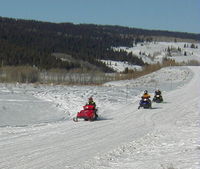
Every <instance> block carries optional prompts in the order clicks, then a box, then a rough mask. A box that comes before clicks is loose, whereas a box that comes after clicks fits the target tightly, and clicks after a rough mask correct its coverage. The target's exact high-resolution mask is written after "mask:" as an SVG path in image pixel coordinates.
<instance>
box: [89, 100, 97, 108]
mask: <svg viewBox="0 0 200 169" xmlns="http://www.w3.org/2000/svg"><path fill="white" fill-rule="evenodd" d="M88 105H93V106H94V108H96V103H95V102H94V100H93V98H92V97H90V98H88Z"/></svg>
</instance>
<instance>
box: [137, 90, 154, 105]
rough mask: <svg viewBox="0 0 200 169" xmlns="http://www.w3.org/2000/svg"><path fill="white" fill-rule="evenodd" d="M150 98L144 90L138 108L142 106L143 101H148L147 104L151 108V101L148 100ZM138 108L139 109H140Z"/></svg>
mask: <svg viewBox="0 0 200 169" xmlns="http://www.w3.org/2000/svg"><path fill="white" fill-rule="evenodd" d="M150 97H151V96H150V95H149V94H148V91H147V90H145V91H144V94H143V95H142V97H141V98H142V100H140V106H141V105H142V102H143V100H144V99H147V101H148V103H149V104H150V107H151V100H150ZM140 106H139V108H140ZM139 108H138V109H139Z"/></svg>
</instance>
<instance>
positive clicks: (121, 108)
mask: <svg viewBox="0 0 200 169" xmlns="http://www.w3.org/2000/svg"><path fill="white" fill-rule="evenodd" d="M199 72H200V67H171V68H164V69H161V70H159V71H157V72H155V73H153V74H150V75H147V76H145V77H142V78H139V79H136V80H131V81H127V82H124V83H127V85H120V84H123V83H122V82H113V83H109V84H106V85H105V86H81V87H79V86H31V85H11V84H8V85H5V84H1V85H0V109H1V111H0V118H1V119H2V118H3V120H0V126H1V127H0V169H199V168H200V160H199V157H200V107H199V99H200V74H199ZM157 87H159V88H160V89H161V90H162V91H163V98H164V103H160V104H157V103H153V105H152V107H153V108H152V109H142V108H141V109H139V110H138V103H139V100H140V95H141V93H142V91H143V90H144V89H145V88H147V89H148V90H149V92H150V94H151V95H152V96H153V92H154V89H155V88H157ZM91 95H92V96H93V98H94V100H95V101H96V104H97V106H98V107H99V108H98V112H99V120H97V121H94V122H88V121H80V122H73V121H72V117H74V116H75V115H76V112H77V111H79V110H80V109H81V108H82V105H84V104H85V102H86V101H87V98H88V97H89V96H91ZM15 119H16V121H15ZM20 120H21V121H20Z"/></svg>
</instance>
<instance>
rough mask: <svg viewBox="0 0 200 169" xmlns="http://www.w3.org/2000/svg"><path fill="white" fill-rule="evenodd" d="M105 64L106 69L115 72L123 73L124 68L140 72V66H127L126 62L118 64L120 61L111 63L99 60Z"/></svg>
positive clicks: (111, 61)
mask: <svg viewBox="0 0 200 169" xmlns="http://www.w3.org/2000/svg"><path fill="white" fill-rule="evenodd" d="M101 61H102V62H103V63H105V64H106V65H107V66H108V67H111V68H113V69H114V70H115V71H116V72H123V71H124V70H125V68H128V69H129V70H142V67H141V66H138V65H132V64H128V62H120V61H113V60H101Z"/></svg>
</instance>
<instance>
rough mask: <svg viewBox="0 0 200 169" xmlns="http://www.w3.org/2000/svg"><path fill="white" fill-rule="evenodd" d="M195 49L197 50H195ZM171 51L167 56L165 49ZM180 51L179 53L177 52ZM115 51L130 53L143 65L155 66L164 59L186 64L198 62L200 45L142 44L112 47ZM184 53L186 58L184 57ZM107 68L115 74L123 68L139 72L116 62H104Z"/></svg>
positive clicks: (174, 43) (177, 43)
mask: <svg viewBox="0 0 200 169" xmlns="http://www.w3.org/2000/svg"><path fill="white" fill-rule="evenodd" d="M192 44H193V45H195V48H191V45H192ZM196 47H197V48H196ZM168 48H170V49H171V56H169V55H168V52H167V49H168ZM178 49H180V50H181V51H179V50H178ZM113 50H115V51H120V50H123V51H126V52H128V53H132V54H134V55H135V56H137V57H138V58H141V59H142V60H143V61H144V62H145V63H148V64H155V63H158V62H159V63H161V62H162V61H163V59H164V58H169V59H172V60H175V61H176V62H179V63H181V62H188V61H190V60H196V61H198V62H200V44H199V43H189V42H144V43H138V44H137V45H133V47H130V48H128V47H113ZM185 52H186V56H185V55H184V54H185ZM102 62H104V63H107V66H109V67H111V68H113V69H114V70H116V71H117V72H120V71H124V68H125V67H128V68H129V69H135V68H136V69H137V70H138V68H139V70H141V68H140V67H137V65H124V64H126V63H123V62H121V63H120V62H116V61H111V60H109V61H105V60H102Z"/></svg>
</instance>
